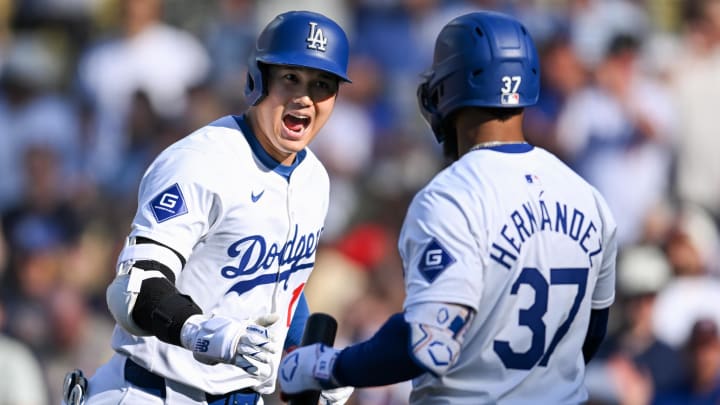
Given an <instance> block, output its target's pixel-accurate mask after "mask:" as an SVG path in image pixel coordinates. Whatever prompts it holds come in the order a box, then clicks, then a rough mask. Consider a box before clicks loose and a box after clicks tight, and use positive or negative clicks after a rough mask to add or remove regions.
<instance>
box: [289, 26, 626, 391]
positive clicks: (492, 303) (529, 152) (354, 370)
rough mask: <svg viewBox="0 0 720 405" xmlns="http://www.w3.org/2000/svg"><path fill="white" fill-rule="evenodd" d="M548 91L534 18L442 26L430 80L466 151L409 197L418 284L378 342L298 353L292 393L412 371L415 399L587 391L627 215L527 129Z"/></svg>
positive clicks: (456, 149)
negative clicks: (619, 220) (532, 110)
mask: <svg viewBox="0 0 720 405" xmlns="http://www.w3.org/2000/svg"><path fill="white" fill-rule="evenodd" d="M538 93H539V71H538V56H537V54H536V50H535V46H534V45H533V41H532V39H531V37H530V36H529V35H528V32H527V30H526V29H525V28H524V27H523V26H522V25H521V24H520V23H519V22H518V21H516V20H515V19H513V18H511V17H509V16H506V15H504V14H499V13H494V12H475V13H471V14H467V15H463V16H460V17H458V18H456V19H454V20H453V21H451V22H450V23H448V24H447V25H446V26H445V27H444V28H443V29H442V31H441V32H440V34H439V37H438V38H437V43H436V46H435V54H434V62H433V66H432V68H431V70H430V71H429V72H428V73H427V74H426V75H425V76H424V81H423V82H422V83H421V84H420V86H419V89H418V99H419V103H420V108H421V110H422V112H423V114H424V116H425V119H426V120H427V121H428V122H429V123H430V126H431V127H432V130H433V132H434V134H435V136H436V137H437V140H438V141H439V142H441V143H442V144H443V148H444V151H445V153H446V155H447V156H448V157H449V158H451V160H453V163H452V164H451V165H450V166H449V167H447V168H446V169H444V170H443V171H442V172H440V173H439V174H438V175H436V176H435V178H434V179H433V180H432V181H431V182H430V183H429V184H428V185H427V186H426V187H424V188H423V189H422V190H420V191H419V192H418V193H417V195H416V196H415V198H414V199H413V201H412V203H411V204H410V207H409V211H408V213H407V216H406V219H405V222H404V224H403V227H402V230H401V234H400V240H399V243H398V246H399V250H400V255H401V257H402V260H403V267H404V279H405V287H406V299H405V303H404V310H403V312H402V313H399V314H396V315H394V316H392V317H390V319H388V321H387V322H386V323H385V324H384V325H383V326H382V327H381V328H380V329H379V330H378V331H377V333H376V334H375V335H374V336H373V337H372V338H370V339H369V340H367V341H365V342H361V343H358V344H355V345H352V346H349V347H347V348H345V349H344V350H337V349H334V348H331V347H327V346H323V345H321V344H316V345H312V346H306V347H302V348H300V349H297V350H295V351H293V352H292V353H290V354H289V355H288V356H286V357H285V358H284V359H283V361H282V363H281V366H280V372H279V379H280V386H281V391H282V392H283V394H284V396H285V397H291V396H292V394H294V393H297V392H300V391H303V390H308V389H321V388H331V387H338V386H346V385H350V386H355V387H367V386H377V385H386V384H392V383H396V382H399V381H403V380H408V379H413V390H412V393H411V395H410V403H412V404H453V405H463V404H467V405H478V404H494V403H512V404H516V403H532V404H577V403H580V402H583V401H584V400H586V398H587V393H586V390H585V388H584V386H583V377H584V369H585V364H586V363H587V362H588V361H589V360H590V359H591V358H592V356H593V354H594V353H595V351H596V349H597V347H598V345H599V343H600V342H601V340H602V339H603V337H604V335H605V330H606V325H607V317H608V307H609V306H610V305H611V304H612V302H613V300H614V284H615V256H616V242H615V231H616V226H615V223H614V220H613V217H612V215H611V213H610V212H609V211H608V208H607V206H606V204H605V201H604V200H603V198H602V197H601V196H600V195H599V194H598V192H597V191H596V190H595V189H594V188H593V187H591V186H590V185H589V184H588V183H586V182H585V181H584V180H583V179H581V178H580V177H579V176H578V175H577V174H575V173H574V172H572V171H571V170H570V169H569V168H568V167H567V166H566V165H565V164H563V163H562V162H561V161H560V160H558V159H557V158H556V157H555V156H553V155H551V154H550V153H549V152H547V151H545V150H543V149H541V148H537V147H534V146H533V145H530V144H528V143H526V141H525V139H524V136H523V132H522V119H523V107H526V106H529V105H532V104H534V103H535V102H536V101H537V99H538Z"/></svg>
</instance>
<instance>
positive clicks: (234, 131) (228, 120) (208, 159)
mask: <svg viewBox="0 0 720 405" xmlns="http://www.w3.org/2000/svg"><path fill="white" fill-rule="evenodd" d="M250 154H251V151H250V147H249V146H248V143H247V140H246V139H245V137H244V136H243V135H242V131H241V130H240V128H239V127H238V125H237V123H236V122H235V120H234V117H233V116H226V117H222V118H220V119H218V120H216V121H214V122H211V123H209V124H207V125H205V126H203V127H201V128H198V129H197V130H195V131H193V132H192V133H190V134H188V135H186V136H185V137H183V138H180V139H179V140H177V141H175V142H174V143H173V144H171V145H170V146H168V147H167V148H165V149H164V150H163V151H162V152H160V154H158V156H157V157H156V158H155V159H154V160H153V162H152V163H151V164H150V166H149V167H148V172H152V171H158V170H164V171H172V172H176V173H178V174H181V173H185V174H187V175H188V176H189V177H191V178H203V177H208V176H212V177H216V176H217V173H218V172H225V171H227V170H230V169H229V168H230V167H231V166H235V165H237V164H238V162H243V161H247V160H248V159H244V158H243V156H249V155H250Z"/></svg>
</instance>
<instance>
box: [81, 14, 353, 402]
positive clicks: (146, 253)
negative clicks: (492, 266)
mask: <svg viewBox="0 0 720 405" xmlns="http://www.w3.org/2000/svg"><path fill="white" fill-rule="evenodd" d="M348 52H349V48H348V40H347V38H346V35H345V33H344V31H343V30H342V28H340V26H338V25H337V24H336V23H335V22H334V21H332V20H330V19H328V18H327V17H325V16H323V15H320V14H317V13H314V12H306V11H293V12H287V13H284V14H281V15H279V16H277V17H276V18H275V19H274V20H273V21H271V22H270V23H269V24H268V25H267V26H266V27H265V28H264V30H263V31H262V33H261V34H260V36H259V38H258V40H257V44H256V48H255V53H254V56H253V59H251V63H250V66H249V69H248V81H247V86H246V91H245V93H246V97H247V100H248V102H249V104H250V105H251V107H250V108H249V109H248V111H247V112H246V113H245V114H243V115H240V116H226V117H223V118H220V119H218V120H217V121H215V122H212V123H210V124H208V125H207V126H205V127H203V128H201V129H199V130H197V131H195V132H194V133H192V134H190V135H188V136H187V137H185V138H184V139H181V140H180V141H178V142H176V143H175V144H173V145H171V146H170V147H168V148H167V149H166V150H165V151H163V152H162V153H161V154H160V155H159V156H158V157H157V158H156V159H155V161H154V162H153V163H152V164H151V165H150V167H149V168H148V169H147V171H146V173H145V174H144V176H143V178H142V181H141V184H140V187H139V194H138V210H137V213H136V215H135V218H134V220H133V222H132V230H131V232H130V234H129V237H128V242H127V244H126V245H125V247H124V248H123V249H122V252H121V253H120V255H119V258H118V261H117V277H116V278H115V280H114V281H113V282H112V284H111V285H110V286H109V287H108V289H107V303H108V307H109V309H110V312H111V313H112V315H113V317H114V318H115V320H116V321H117V326H116V328H115V331H114V334H113V338H112V347H113V348H114V349H115V351H116V354H115V356H114V357H113V358H112V359H111V360H110V361H109V362H108V363H106V364H105V365H103V366H102V367H100V368H99V369H98V370H97V371H96V372H95V374H94V375H93V377H92V378H91V379H90V380H89V381H88V384H87V394H88V395H87V398H86V399H85V403H87V404H89V405H94V404H139V403H142V404H173V405H176V404H261V403H262V398H261V394H267V393H271V392H273V391H274V386H275V379H276V374H277V367H278V364H279V361H280V357H281V354H282V353H281V352H282V344H283V343H284V344H285V345H286V347H287V346H290V345H297V344H299V340H300V336H301V334H302V330H303V327H304V322H305V320H306V319H307V316H308V308H307V303H306V301H305V297H304V295H303V287H304V285H305V282H306V280H307V279H308V277H309V276H310V272H311V270H312V268H313V264H314V260H315V252H316V249H317V247H318V243H319V238H320V236H321V233H322V230H323V222H324V220H325V216H326V213H327V208H328V197H329V181H328V175H327V172H326V170H325V168H324V167H323V165H322V164H321V163H320V162H319V161H318V159H317V158H316V156H315V155H314V154H313V153H312V151H310V150H309V149H308V148H307V145H308V143H310V141H312V139H313V138H314V137H315V136H316V135H317V133H318V131H319V130H320V128H322V126H323V125H324V124H325V123H326V122H327V119H328V117H329V116H330V114H331V112H332V110H333V107H334V105H335V99H336V96H337V93H338V87H339V85H340V83H341V82H349V81H350V80H349V79H348V77H347V73H346V71H347V63H348ZM75 380H77V375H75V376H74V377H73V378H71V379H70V381H69V384H68V385H70V387H68V391H69V392H72V391H73V389H74V390H75V394H74V395H72V396H74V397H77V396H79V395H78V394H77V392H78V391H82V388H83V386H82V384H79V383H75ZM350 392H351V391H349V390H335V391H333V392H328V393H325V394H324V396H323V398H324V399H325V400H326V401H327V403H332V404H342V403H344V402H345V400H346V399H347V397H349V395H350ZM75 401H76V402H81V400H77V399H75Z"/></svg>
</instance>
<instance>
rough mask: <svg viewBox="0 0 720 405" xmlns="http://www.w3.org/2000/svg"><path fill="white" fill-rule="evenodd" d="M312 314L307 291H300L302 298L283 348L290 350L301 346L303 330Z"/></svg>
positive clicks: (296, 307)
mask: <svg viewBox="0 0 720 405" xmlns="http://www.w3.org/2000/svg"><path fill="white" fill-rule="evenodd" d="M309 316H310V308H309V307H308V303H307V299H306V298H305V293H304V292H302V293H300V298H299V299H298V301H297V306H295V313H294V314H293V317H292V322H290V329H288V333H287V336H286V337H285V345H284V347H283V349H285V350H288V349H289V348H291V347H294V346H300V344H301V342H302V336H303V332H304V331H305V323H307V320H308V317H309Z"/></svg>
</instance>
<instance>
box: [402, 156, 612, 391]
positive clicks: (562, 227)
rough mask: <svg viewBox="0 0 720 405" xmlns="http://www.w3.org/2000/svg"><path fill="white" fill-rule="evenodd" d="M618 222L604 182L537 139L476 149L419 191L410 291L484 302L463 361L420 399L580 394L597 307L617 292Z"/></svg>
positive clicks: (405, 238) (417, 299)
mask: <svg viewBox="0 0 720 405" xmlns="http://www.w3.org/2000/svg"><path fill="white" fill-rule="evenodd" d="M615 228H616V226H615V222H614V220H613V217H612V215H611V213H610V212H609V210H608V208H607V206H606V204H605V202H604V200H603V198H602V197H601V196H600V195H599V194H598V192H597V191H596V190H595V189H594V188H593V187H592V186H590V185H589V184H588V183H586V182H585V181H584V180H583V179H581V178H580V177H579V176H578V175H577V174H575V173H574V172H572V171H571V170H570V169H569V168H568V167H567V166H565V165H564V164H563V163H562V162H561V161H560V160H558V159H557V158H556V157H555V156H553V155H552V154H550V153H548V152H547V151H545V150H543V149H541V148H536V147H532V146H531V145H528V144H519V145H518V144H515V145H503V146H500V147H495V148H487V149H477V150H472V151H470V152H468V153H467V154H465V155H464V156H463V157H462V158H461V159H459V160H458V161H457V162H455V163H454V164H453V165H451V166H450V167H448V168H446V169H445V170H443V171H442V172H441V173H439V174H438V175H437V176H436V177H435V178H434V179H433V180H432V181H431V182H430V183H429V184H428V185H427V186H426V187H425V188H424V189H423V190H421V191H420V192H419V193H418V194H417V195H416V196H415V198H414V200H413V201H412V203H411V206H410V209H409V211H408V214H407V217H406V219H405V222H404V225H403V228H402V231H401V235H400V240H399V249H400V254H401V256H402V259H403V264H404V272H405V283H406V289H407V297H406V301H405V307H406V308H407V307H408V306H410V305H413V304H416V303H421V302H447V303H455V304H462V305H465V306H467V307H470V308H472V309H474V310H475V311H476V315H475V318H474V320H473V322H472V323H471V325H470V326H469V327H468V329H467V334H466V335H465V340H464V342H463V345H462V347H461V351H460V355H459V357H458V360H457V363H456V364H455V365H454V366H453V367H452V368H451V369H450V370H449V371H448V373H447V374H446V375H445V376H443V377H441V378H435V377H433V376H431V375H430V374H428V373H426V374H424V375H423V376H421V377H418V378H417V379H415V380H414V381H413V386H414V387H413V392H412V395H411V402H412V403H413V404H423V405H424V404H453V405H463V404H468V405H478V404H492V403H512V404H515V403H532V404H539V403H542V404H576V403H580V402H583V401H584V400H585V399H586V398H587V394H586V390H585V388H584V385H583V378H584V367H585V366H584V361H583V355H582V345H583V341H584V338H585V335H586V331H587V327H588V324H589V318H590V309H591V308H593V309H601V308H606V307H609V306H610V305H611V304H612V302H613V300H614V296H615V255H616V242H615V236H614V235H615Z"/></svg>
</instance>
